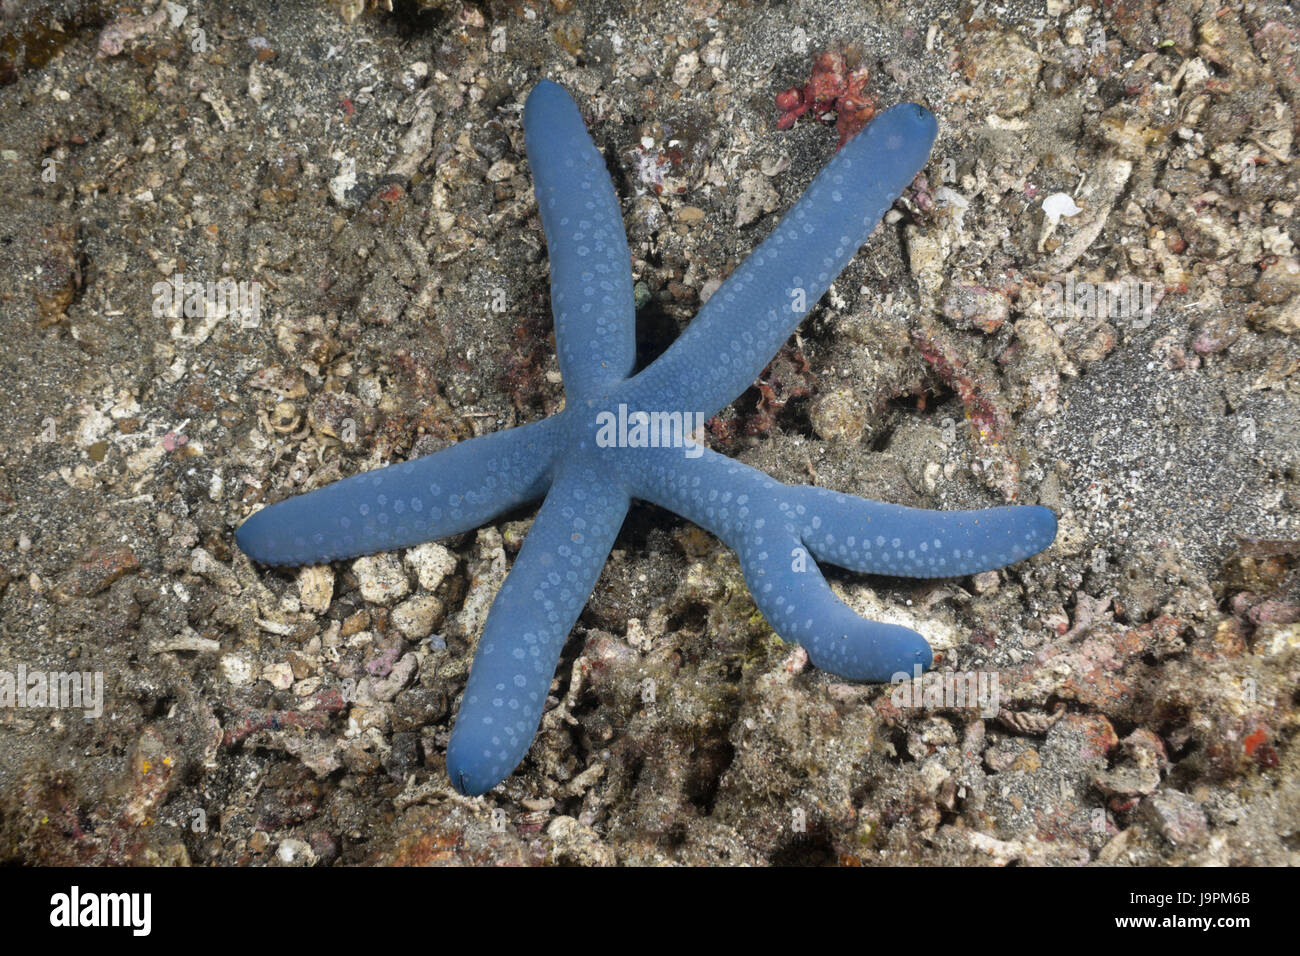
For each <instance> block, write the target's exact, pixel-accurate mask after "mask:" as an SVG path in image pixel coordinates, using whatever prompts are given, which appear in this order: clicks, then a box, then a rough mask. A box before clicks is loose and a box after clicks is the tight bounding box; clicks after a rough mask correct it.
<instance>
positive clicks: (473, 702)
mask: <svg viewBox="0 0 1300 956" xmlns="http://www.w3.org/2000/svg"><path fill="white" fill-rule="evenodd" d="M627 508H628V497H627V495H626V493H624V492H623V491H622V490H621V489H620V488H618V487H616V486H614V485H611V484H608V483H605V482H604V481H602V475H601V472H600V469H597V468H595V467H593V465H592V464H591V463H589V462H582V461H576V462H574V463H572V464H570V465H567V466H565V467H564V468H563V469H562V470H561V471H560V473H559V474H558V475H557V477H556V479H555V483H554V484H553V485H552V486H551V490H550V492H549V493H548V494H547V495H546V501H545V502H544V503H543V504H542V507H541V509H540V510H539V511H538V512H537V518H536V519H535V520H534V521H533V525H532V527H531V528H530V529H529V531H528V537H527V538H526V539H525V540H524V545H523V547H522V548H521V549H520V551H519V557H518V559H517V560H516V561H515V564H514V567H513V568H511V569H510V573H509V575H507V577H506V580H505V583H504V584H503V585H502V586H501V590H500V591H499V592H497V596H496V600H495V601H493V603H492V609H491V611H489V612H488V619H487V622H486V624H485V625H484V627H483V636H482V637H481V638H479V643H478V651H477V652H476V653H475V655H474V665H473V667H472V668H471V669H470V673H469V681H468V683H467V684H466V686H465V696H464V698H463V699H462V701H461V705H460V712H459V714H458V715H457V717H456V726H455V727H454V728H453V730H452V734H451V740H450V742H449V743H448V745H447V775H448V776H449V777H450V778H451V781H452V784H453V785H454V786H455V787H456V789H457V790H459V791H460V792H461V793H464V794H470V795H476V794H480V793H483V792H485V791H486V790H489V789H491V788H492V787H494V786H496V785H497V784H498V783H500V782H501V781H502V780H504V779H505V778H506V777H507V776H508V775H509V774H510V773H511V771H513V770H514V769H515V767H517V766H518V765H519V762H520V761H521V760H523V759H524V755H525V754H526V753H527V752H528V748H529V746H530V745H531V744H532V741H533V737H534V735H535V734H536V733H537V725H538V721H539V720H540V719H541V715H542V706H543V704H545V702H546V694H547V691H548V690H549V688H550V686H551V680H552V678H553V677H554V676H555V668H556V665H557V664H558V663H559V660H560V651H561V649H562V648H563V647H564V642H565V640H566V639H567V638H568V636H569V631H570V630H572V628H573V625H574V622H576V621H577V619H578V615H579V614H580V613H581V612H582V608H583V606H584V605H585V604H586V603H587V598H588V597H589V596H590V595H591V589H592V588H593V587H595V584H596V579H597V578H599V577H600V571H601V568H602V567H603V566H604V564H605V559H606V558H607V557H608V556H609V550H610V548H611V547H613V545H614V537H615V536H616V535H617V534H618V529H619V528H620V527H621V526H622V524H623V516H624V515H625V514H627Z"/></svg>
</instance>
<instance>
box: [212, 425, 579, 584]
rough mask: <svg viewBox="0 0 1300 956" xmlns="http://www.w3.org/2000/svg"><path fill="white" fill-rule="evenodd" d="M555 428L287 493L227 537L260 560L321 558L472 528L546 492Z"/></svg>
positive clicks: (465, 445) (478, 442) (513, 431)
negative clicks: (290, 493) (290, 494)
mask: <svg viewBox="0 0 1300 956" xmlns="http://www.w3.org/2000/svg"><path fill="white" fill-rule="evenodd" d="M557 426H558V422H557V421H556V420H555V419H545V420H543V421H540V422H534V423H532V424H530V425H523V426H521V427H519V428H510V429H507V430H505V431H500V432H494V433H492V434H490V435H482V436H480V437H478V438H472V439H470V440H469V441H463V442H459V443H457V444H455V445H452V446H451V447H450V448H444V449H442V450H441V451H436V452H434V453H433V454H431V455H425V456H424V457H422V458H416V459H414V460H412V461H407V462H402V463H401V464H396V465H389V466H388V467H387V468H380V469H377V470H376V471H368V472H365V473H364V474H360V475H353V476H352V477H351V478H345V479H343V480H342V481H336V482H334V484H332V485H327V486H325V487H324V488H318V489H317V490H315V491H311V492H308V493H307V494H303V495H297V496H295V497H293V498H288V499H286V500H285V501H281V502H279V503H278V504H274V505H270V506H269V507H266V508H263V509H262V510H261V511H259V512H257V513H256V514H254V515H253V516H252V517H250V518H249V519H248V520H247V521H245V522H244V523H243V525H241V526H240V528H239V530H238V531H237V532H236V533H235V541H236V542H237V543H238V544H239V549H240V550H241V551H243V552H244V554H246V555H248V556H249V557H250V558H252V559H253V560H254V561H259V562H261V563H262V564H275V565H296V564H321V563H324V562H326V561H338V560H341V559H345V558H354V557H357V556H358V555H363V554H372V553H374V552H376V551H388V550H391V549H393V548H405V547H410V546H411V545H416V544H420V543H421V542H423V541H429V540H431V539H434V538H444V537H446V536H447V535H451V534H456V533H457V532H460V531H468V530H470V529H471V528H477V527H478V526H479V525H481V524H483V523H484V522H487V521H490V520H492V519H493V518H495V517H496V516H497V515H499V514H501V512H503V511H508V510H509V509H510V508H513V507H516V506H517V505H521V504H524V503H525V502H527V501H531V500H533V499H535V498H539V497H541V495H542V494H543V493H544V492H545V491H546V486H547V483H548V482H549V479H550V472H551V469H552V467H553V465H554V463H555V461H556V459H557V458H558V457H559V453H560V443H559V440H558V437H559V434H560V432H561V429H560V428H559V427H557Z"/></svg>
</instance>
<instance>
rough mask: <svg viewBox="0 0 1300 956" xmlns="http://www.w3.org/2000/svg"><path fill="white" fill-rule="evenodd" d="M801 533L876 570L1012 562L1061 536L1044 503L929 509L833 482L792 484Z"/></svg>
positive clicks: (827, 555)
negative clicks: (847, 490)
mask: <svg viewBox="0 0 1300 956" xmlns="http://www.w3.org/2000/svg"><path fill="white" fill-rule="evenodd" d="M789 494H790V501H791V502H792V503H793V505H794V509H795V514H796V518H797V522H798V525H799V536H800V538H802V539H803V541H804V543H805V544H807V545H808V548H809V550H811V551H812V553H813V554H815V555H816V556H817V557H818V558H820V559H821V560H822V561H826V562H828V563H830V564H834V565H837V566H839V567H841V568H849V569H851V570H854V571H867V572H870V573H872V574H892V575H896V576H898V577H904V578H948V577H959V576H961V575H966V574H975V573H978V572H980V571H990V570H993V569H994V568H1001V567H1005V566H1006V565H1008V564H1014V563H1015V562H1017V561H1023V560H1024V559H1025V558H1028V557H1032V556H1033V555H1035V554H1037V553H1038V552H1040V551H1042V550H1043V549H1044V548H1046V547H1047V546H1048V545H1050V544H1051V543H1052V541H1053V540H1055V538H1056V515H1055V514H1053V513H1052V510H1051V509H1050V508H1044V507H1041V506H1039V505H1010V506H1003V507H999V508H985V509H982V510H980V511H929V510H926V509H923V508H905V507H903V506H902V505H890V504H884V503H882V502H879V501H870V500H868V499H866V498H856V497H854V496H853V495H845V494H841V493H839V492H837V491H830V490H829V489H826V488H815V487H812V486H808V485H804V486H793V487H790V488H789Z"/></svg>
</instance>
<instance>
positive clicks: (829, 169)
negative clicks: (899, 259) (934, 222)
mask: <svg viewBox="0 0 1300 956" xmlns="http://www.w3.org/2000/svg"><path fill="white" fill-rule="evenodd" d="M936 130H937V124H936V122H935V118H934V116H933V114H931V113H930V112H929V111H928V110H926V109H924V108H923V107H921V106H918V105H916V104H915V103H903V104H901V105H899V106H895V107H892V108H891V109H888V110H885V111H884V112H883V113H881V114H880V115H879V116H877V117H876V118H875V119H874V120H872V122H871V123H870V125H868V126H867V128H866V129H864V130H863V131H862V132H861V133H859V134H858V135H857V136H855V137H854V138H853V139H852V140H850V141H849V143H848V144H847V145H846V146H845V147H844V148H843V149H842V150H840V151H839V153H837V154H836V155H835V158H834V159H832V160H831V161H830V162H829V163H828V164H827V165H826V168H825V169H823V170H822V171H821V172H820V173H818V174H817V176H816V177H815V178H814V179H813V181H812V184H811V185H809V187H808V189H807V191H806V192H805V193H804V194H803V195H802V196H801V197H800V198H799V200H798V202H796V203H795V204H794V206H793V207H792V208H791V210H790V212H789V213H787V214H786V216H785V218H784V219H782V220H781V222H780V224H779V225H778V226H777V227H776V229H774V230H773V231H772V234H771V235H770V236H768V237H767V239H766V240H764V241H763V243H762V244H761V245H760V246H759V247H758V248H757V249H755V250H754V252H753V254H752V255H750V257H749V258H748V259H746V260H745V262H744V263H743V264H742V265H741V266H740V267H739V268H738V269H736V271H735V272H734V273H733V274H732V275H731V277H730V278H728V279H727V281H726V282H724V283H723V284H722V286H721V287H719V289H718V290H717V291H716V292H715V293H714V294H713V296H712V297H711V298H710V299H709V301H708V302H706V303H705V304H704V306H703V307H702V308H701V309H700V311H699V314H698V315H696V317H695V319H694V321H692V322H691V324H690V325H689V326H688V327H687V328H686V330H685V331H684V332H683V333H682V334H681V335H680V336H679V337H678V339H677V341H675V342H674V343H673V344H672V345H671V346H670V347H669V348H668V350H667V351H665V352H664V354H663V355H661V356H660V357H659V358H658V359H657V360H656V361H655V362H654V363H652V364H651V365H650V366H649V367H648V368H646V369H645V370H644V371H642V372H640V373H639V374H638V375H637V377H636V379H634V382H635V383H636V387H637V398H638V399H639V401H640V403H641V405H642V407H652V406H650V405H648V404H646V403H647V402H650V401H653V399H654V397H655V396H662V395H674V396H676V395H682V396H684V397H685V398H686V399H687V401H688V404H689V406H690V407H692V410H695V411H700V412H703V413H704V415H705V417H706V418H708V417H712V416H713V415H715V414H716V413H717V412H718V411H719V410H720V409H722V408H723V407H725V406H726V405H727V403H728V402H730V401H732V400H733V399H734V398H735V397H736V396H737V395H739V394H740V393H741V392H742V391H744V390H745V389H746V388H748V387H749V386H750V385H751V384H753V382H754V380H755V379H756V378H757V377H758V376H759V374H760V373H761V372H762V371H763V369H764V367H766V365H767V363H768V362H769V361H771V359H772V356H773V355H775V354H776V352H777V350H778V349H779V348H780V347H781V345H782V344H783V343H784V342H785V341H786V339H788V338H789V337H790V335H791V333H793V332H794V330H795V328H797V327H798V325H799V323H800V322H801V321H802V320H803V317H804V316H805V315H806V314H807V313H808V311H809V310H810V309H811V308H812V307H813V306H814V305H816V303H817V300H818V299H820V298H821V297H822V295H823V294H824V293H825V292H826V290H827V289H828V288H830V284H831V283H832V282H833V281H834V280H835V277H836V276H838V275H839V274H840V272H841V271H843V269H844V267H845V266H847V265H848V264H849V261H850V260H851V259H852V258H853V256H854V255H855V254H856V253H857V251H858V247H859V246H861V245H862V244H863V243H864V242H865V241H866V239H867V237H868V236H869V235H870V234H871V231H872V230H873V229H874V228H875V226H876V223H878V222H879V221H880V218H881V217H882V216H883V215H884V214H885V212H886V211H887V210H888V209H889V207H890V205H891V204H892V203H893V202H894V200H895V199H897V198H898V196H899V195H900V194H901V193H902V192H903V190H904V189H906V188H907V186H908V184H909V183H911V182H912V180H913V179H914V178H915V177H916V174H917V173H918V172H920V170H921V169H922V168H923V167H924V165H925V161H926V158H927V157H928V156H929V153H930V146H931V144H932V143H933V142H934V137H935V132H936Z"/></svg>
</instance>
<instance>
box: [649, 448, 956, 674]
mask: <svg viewBox="0 0 1300 956" xmlns="http://www.w3.org/2000/svg"><path fill="white" fill-rule="evenodd" d="M677 454H678V455H680V452H678V453H677ZM793 490H797V489H792V488H790V487H788V486H786V485H783V484H781V483H780V482H778V481H775V480H773V479H772V478H769V477H768V476H767V475H765V474H763V473H762V472H761V471H758V470H757V469H754V468H750V467H749V466H748V465H743V464H741V463H740V462H737V461H733V460H731V459H730V458H726V457H724V456H722V455H719V454H717V453H716V452H711V451H705V452H704V453H703V455H702V456H701V457H699V458H697V459H694V460H689V461H683V460H682V459H681V458H680V457H679V458H677V460H676V461H673V460H671V459H669V458H668V457H667V456H666V455H660V456H659V458H658V459H657V460H656V462H655V464H654V465H653V466H651V467H650V468H649V469H647V470H646V472H645V473H644V474H643V476H642V479H641V481H639V482H638V483H637V486H636V487H635V488H634V494H635V495H636V496H637V497H639V498H645V499H646V500H649V501H652V502H654V503H655V504H658V505H660V506H662V507H665V508H670V509H672V510H673V511H675V512H677V513H678V514H680V515H682V516H683V517H686V518H689V519H690V520H691V521H694V522H695V523H696V524H698V525H700V526H701V527H703V528H705V529H707V530H708V531H711V532H713V533H714V534H716V535H717V536H718V537H719V538H721V539H722V540H723V541H724V542H725V543H726V544H727V545H728V546H730V547H731V548H732V549H733V550H734V551H735V552H736V555H737V557H738V558H739V559H740V566H741V570H742V571H743V572H744V575H745V582H746V583H747V584H748V585H749V590H750V592H751V594H753V597H754V603H755V604H756V605H757V606H758V609H759V610H760V611H762V612H763V616H764V617H765V618H767V620H768V623H769V624H771V625H772V629H773V630H774V631H776V633H777V634H779V635H780V636H781V637H782V638H783V639H785V640H787V641H794V642H796V643H798V644H801V645H803V647H804V649H805V650H807V651H808V658H809V660H811V661H812V663H813V664H814V665H815V666H817V667H818V668H820V669H821V670H824V671H828V672H830V673H832V674H838V675H839V676H841V677H846V678H849V679H851V680H867V681H888V680H890V679H891V678H892V677H893V676H894V675H895V674H898V673H906V674H909V675H910V674H911V673H912V671H913V668H914V667H916V666H918V665H919V666H920V667H921V668H922V669H925V668H928V667H929V666H930V662H931V659H932V655H931V653H930V646H929V645H928V644H926V642H925V639H924V638H923V637H921V635H920V634H917V633H916V632H915V631H913V630H910V629H909V628H906V627H900V626H898V625H896V624H883V623H879V622H876V621H868V620H866V619H864V618H862V617H859V616H858V614H857V613H855V612H854V611H853V610H852V609H851V608H850V607H849V606H848V605H846V604H845V603H844V602H843V601H841V600H840V599H839V598H838V597H836V596H835V594H834V592H833V591H831V588H830V585H828V584H827V583H826V579H825V578H824V577H823V576H822V573H821V571H820V569H818V567H817V564H816V562H815V561H814V560H813V558H812V556H811V555H810V554H809V553H808V548H807V547H806V546H805V543H804V541H803V538H802V536H801V532H800V516H799V515H798V505H797V504H796V503H793V502H792V500H791V496H790V494H789V493H790V492H791V491H793Z"/></svg>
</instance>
